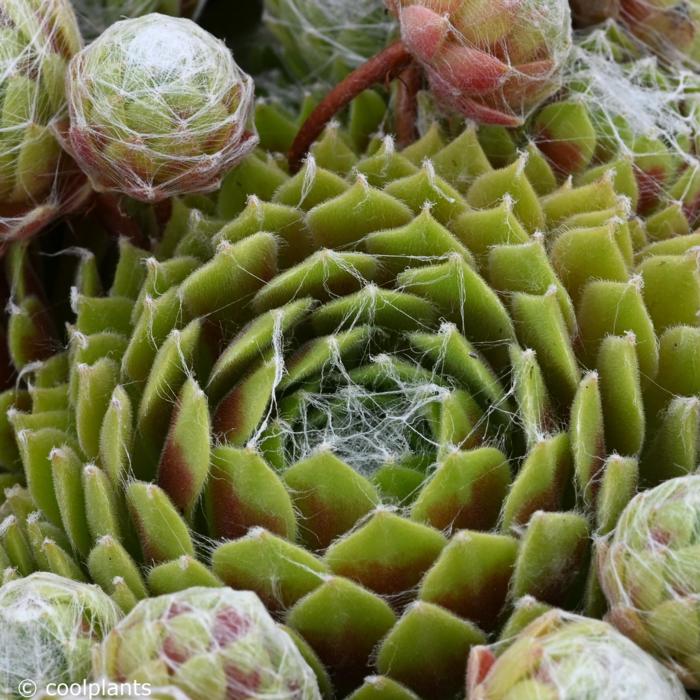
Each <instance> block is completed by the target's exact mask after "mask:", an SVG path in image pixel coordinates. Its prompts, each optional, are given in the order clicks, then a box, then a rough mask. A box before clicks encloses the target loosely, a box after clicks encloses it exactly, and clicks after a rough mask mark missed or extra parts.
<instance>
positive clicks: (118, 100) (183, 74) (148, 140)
mask: <svg viewBox="0 0 700 700" xmlns="http://www.w3.org/2000/svg"><path fill="white" fill-rule="evenodd" d="M68 93H69V94H68V100H69V108H70V120H71V123H70V129H69V134H68V135H69V142H70V147H71V150H72V152H73V154H74V156H75V158H76V160H77V161H78V163H79V164H80V166H81V167H82V168H83V170H85V172H86V173H87V174H88V176H89V178H90V181H91V183H92V185H93V187H94V188H95V189H96V190H98V191H104V190H116V191H120V192H124V193H126V194H128V195H130V196H132V197H134V198H135V199H139V200H143V201H149V202H154V201H159V200H162V199H165V198H167V197H170V196H172V195H175V194H180V193H189V192H196V191H203V190H211V189H215V188H216V187H217V185H218V183H219V181H220V178H221V175H222V174H223V173H225V172H226V171H227V170H228V169H230V168H231V167H232V166H233V165H234V164H235V163H237V162H238V161H239V160H240V159H241V158H242V157H244V156H245V155H246V154H247V153H249V152H250V150H251V149H252V148H253V147H254V146H255V144H256V142H257V140H256V137H255V134H254V132H253V131H251V130H250V127H251V125H250V124H249V116H250V112H251V109H252V105H253V83H252V80H251V79H250V78H249V77H248V76H247V75H246V74H245V73H243V72H242V71H241V70H240V69H239V68H238V66H237V65H236V63H235V61H234V60H233V57H232V55H231V52H230V51H229V50H228V49H227V48H226V46H225V45H224V44H223V42H221V41H219V40H218V39H215V38H214V37H213V36H212V35H210V34H209V33H207V32H206V31H204V30H203V29H201V28H200V27H198V26H197V25H196V24H195V23H194V22H192V21H190V20H187V19H181V18H173V17H166V16H164V15H159V14H150V15H146V16H144V17H140V18H136V19H131V20H124V21H122V22H117V23H116V24H113V25H112V26H111V27H109V28H108V29H107V30H106V31H105V32H104V33H103V34H102V35H101V36H100V37H99V38H98V39H96V40H95V41H94V42H93V43H92V44H90V45H89V46H88V47H87V48H85V49H84V50H83V51H81V52H80V53H79V54H77V55H76V56H75V57H74V58H73V60H72V61H71V63H70V67H69V81H68Z"/></svg>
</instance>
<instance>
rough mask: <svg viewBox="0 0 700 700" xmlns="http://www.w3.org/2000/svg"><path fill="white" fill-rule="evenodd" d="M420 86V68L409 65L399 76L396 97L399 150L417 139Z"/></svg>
mask: <svg viewBox="0 0 700 700" xmlns="http://www.w3.org/2000/svg"><path fill="white" fill-rule="evenodd" d="M420 86H421V70H420V66H419V65H418V64H417V63H411V65H409V66H408V68H406V69H405V70H404V71H403V73H401V75H400V76H399V90H398V93H397V95H396V140H397V142H398V145H399V147H400V148H405V147H406V146H409V145H410V144H412V143H413V142H414V141H415V140H416V138H418V129H417V128H416V120H417V118H418V99H417V96H418V90H420Z"/></svg>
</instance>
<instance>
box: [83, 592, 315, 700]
mask: <svg viewBox="0 0 700 700" xmlns="http://www.w3.org/2000/svg"><path fill="white" fill-rule="evenodd" d="M134 640H139V641H140V643H139V644H134V643H133V641H134ZM94 658H95V668H94V672H95V676H96V677H97V678H98V679H99V678H104V679H110V680H121V681H123V680H129V679H134V680H135V679H137V678H139V677H141V674H142V673H143V672H144V671H145V670H146V669H147V668H152V667H153V666H154V665H156V664H158V663H159V662H160V664H161V666H162V667H163V668H164V669H167V671H165V677H166V679H172V680H170V682H175V683H176V684H177V685H178V687H180V688H181V689H182V690H184V691H185V693H186V694H187V695H188V696H190V695H191V696H192V697H201V698H203V697H208V696H209V695H210V693H211V688H212V684H213V685H214V687H216V683H217V681H218V682H220V683H222V684H223V685H224V686H225V688H226V691H227V693H228V694H229V695H232V696H234V697H255V698H260V699H261V700H264V699H266V698H268V699H269V700H272V699H273V698H274V699H275V700H320V698H321V695H320V691H319V689H318V683H317V681H316V676H315V674H314V672H313V670H312V669H311V667H310V666H309V665H308V664H307V663H306V661H305V660H304V658H303V657H302V655H301V653H300V651H299V649H298V648H297V646H296V644H295V643H294V641H293V640H292V638H291V637H290V636H289V635H288V634H287V632H285V631H284V630H283V629H282V628H280V627H279V626H278V625H277V624H276V623H275V621H274V620H273V619H272V617H271V616H270V614H269V613H268V612H267V610H266V608H265V606H264V605H263V603H262V602H261V601H260V599H259V598H258V596H257V595H256V594H255V593H252V592H250V591H235V590H233V589H231V588H228V587H224V588H206V587H195V588H188V589H186V590H183V591H178V592H176V593H172V594H168V595H161V596H158V597H156V598H147V599H144V600H142V601H140V602H139V603H138V604H137V605H136V606H135V607H134V608H133V610H132V611H131V612H130V613H129V614H128V615H127V616H126V617H125V618H124V619H123V620H121V622H120V623H119V624H118V625H117V626H116V627H115V628H114V629H113V631H112V633H111V634H109V635H108V636H107V637H106V638H105V640H104V641H103V643H102V645H101V647H100V649H99V651H98V652H97V653H96V654H95V657H94ZM195 658H197V659H200V660H202V661H203V663H204V664H205V666H204V668H206V669H207V672H206V673H202V672H201V669H202V666H201V665H199V666H196V665H195V666H192V665H191V664H190V665H189V666H188V668H189V669H190V674H191V675H188V673H187V670H186V669H185V667H186V666H187V665H188V661H190V660H192V659H195ZM183 669H184V670H183ZM196 669H200V670H199V671H197V670H196ZM203 679H204V680H205V681H206V684H207V685H206V686H204V687H201V682H202V680H203ZM154 680H155V679H154Z"/></svg>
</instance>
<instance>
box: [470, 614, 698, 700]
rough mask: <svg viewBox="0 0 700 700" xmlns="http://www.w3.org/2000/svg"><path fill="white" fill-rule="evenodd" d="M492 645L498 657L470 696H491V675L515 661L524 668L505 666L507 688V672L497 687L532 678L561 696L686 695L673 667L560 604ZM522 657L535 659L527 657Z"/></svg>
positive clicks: (678, 699) (654, 699)
mask: <svg viewBox="0 0 700 700" xmlns="http://www.w3.org/2000/svg"><path fill="white" fill-rule="evenodd" d="M482 650H483V647H476V648H475V649H473V650H472V657H471V658H470V667H471V666H472V664H473V663H474V661H476V660H478V658H479V656H480V654H482V653H483V651H482ZM488 651H490V652H491V653H494V654H495V655H496V657H497V658H496V659H495V664H494V665H493V666H492V667H491V669H490V670H489V671H487V673H486V676H485V677H484V678H483V679H481V682H480V683H478V684H476V687H475V688H473V689H472V690H473V691H474V692H472V693H470V695H469V697H470V698H471V697H474V698H475V700H476V699H478V698H487V697H491V695H490V694H489V690H488V688H489V681H490V679H492V678H494V679H495V677H498V673H499V670H501V669H502V668H505V667H506V666H509V665H513V664H514V665H515V667H516V668H520V666H519V665H518V664H522V669H523V673H522V674H521V675H517V674H513V673H512V672H509V671H508V670H505V671H504V673H505V677H506V679H507V681H506V682H507V686H506V687H505V688H504V687H502V686H503V678H502V677H501V678H499V683H500V685H499V688H501V690H503V691H508V690H515V689H516V688H517V687H518V686H520V684H521V683H522V684H524V687H526V686H527V685H528V683H529V684H531V685H533V686H534V688H533V689H534V690H535V691H536V692H537V689H538V688H539V689H540V690H541V691H542V692H545V691H547V690H550V692H551V693H552V697H556V698H558V699H559V700H576V699H577V698H582V697H591V698H605V700H660V699H661V698H664V700H685V699H686V698H687V696H686V694H685V691H684V689H683V686H682V685H681V683H680V681H679V680H678V678H677V677H676V676H675V675H674V674H673V673H671V672H670V671H669V670H668V669H666V668H664V666H662V665H661V664H660V663H659V662H658V661H656V660H655V659H654V658H653V657H652V656H650V655H649V654H647V653H646V652H645V651H644V650H642V649H641V648H640V647H638V646H637V645H636V644H634V642H632V641H630V640H629V639H627V637H625V636H624V635H622V634H620V633H619V632H618V631H617V630H616V629H615V628H614V627H612V626H611V625H609V624H608V623H606V622H602V621H600V620H593V619H590V618H586V617H581V616H579V615H575V614H573V613H568V612H563V611H561V610H551V611H550V612H547V613H544V614H543V615H542V616H540V617H539V618H538V619H537V620H535V621H534V622H532V623H531V624H530V625H528V626H527V627H526V628H525V629H524V630H522V632H521V633H520V634H519V635H518V636H516V637H515V638H513V639H508V640H504V641H503V642H499V643H497V644H496V645H494V646H492V647H490V648H487V653H488ZM523 657H530V659H531V660H530V661H529V662H525V661H524V659H523ZM470 670H471V669H470ZM499 696H500V695H499ZM494 697H495V695H494ZM513 697H516V695H513ZM533 697H534V696H533ZM537 697H539V695H537ZM542 697H544V695H543V696H542ZM547 697H549V695H547Z"/></svg>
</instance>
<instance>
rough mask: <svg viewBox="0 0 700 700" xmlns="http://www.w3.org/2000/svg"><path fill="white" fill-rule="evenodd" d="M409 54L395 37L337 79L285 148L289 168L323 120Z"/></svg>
mask: <svg viewBox="0 0 700 700" xmlns="http://www.w3.org/2000/svg"><path fill="white" fill-rule="evenodd" d="M412 60H413V57H412V56H411V54H410V53H409V51H408V49H407V48H406V47H405V46H404V44H403V42H402V41H397V42H395V43H393V44H392V45H391V46H389V47H387V48H386V49H384V50H383V51H381V52H380V53H378V54H377V55H376V56H374V57H373V58H370V59H369V61H367V62H366V63H364V64H363V65H361V66H360V67H359V68H357V69H355V70H354V71H353V72H352V73H350V75H349V76H348V77H347V78H345V79H344V80H343V81H342V82H340V83H338V85H336V86H335V87H334V88H333V89H332V90H331V91H330V92H329V93H328V94H327V95H326V96H325V97H324V98H323V100H322V101H321V103H320V104H319V105H318V106H317V107H316V109H314V111H313V112H311V114H310V115H309V117H308V119H307V120H306V121H305V122H304V124H303V126H302V127H301V129H300V130H299V133H298V134H297V136H296V138H295V139H294V143H293V144H292V147H291V148H290V149H289V154H288V160H289V169H290V171H291V172H293V173H295V172H297V171H298V170H299V168H300V167H301V163H302V161H303V159H304V156H305V155H306V154H307V152H308V150H309V147H310V146H311V144H312V143H313V142H314V141H315V140H316V139H317V138H318V137H319V136H320V134H321V132H322V131H323V129H324V128H325V126H326V124H328V122H329V121H330V120H331V119H332V118H333V117H334V116H335V115H336V114H337V113H338V112H339V111H340V110H341V109H342V108H343V107H345V106H346V105H348V104H349V103H350V102H352V100H353V99H354V98H355V97H357V96H358V95H359V94H360V93H361V92H362V91H363V90H366V89H367V88H369V87H371V86H372V85H374V84H376V83H380V82H384V81H386V80H391V79H393V78H395V77H396V76H397V75H399V74H400V73H401V71H402V70H403V69H404V68H406V67H407V66H408V65H409V64H410V63H411V61H412Z"/></svg>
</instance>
